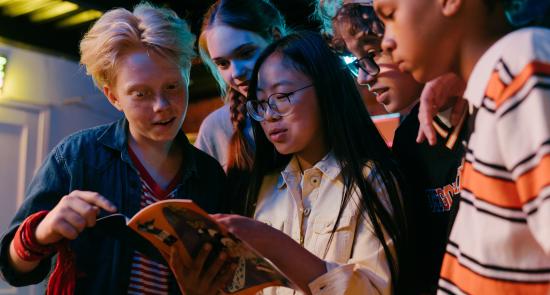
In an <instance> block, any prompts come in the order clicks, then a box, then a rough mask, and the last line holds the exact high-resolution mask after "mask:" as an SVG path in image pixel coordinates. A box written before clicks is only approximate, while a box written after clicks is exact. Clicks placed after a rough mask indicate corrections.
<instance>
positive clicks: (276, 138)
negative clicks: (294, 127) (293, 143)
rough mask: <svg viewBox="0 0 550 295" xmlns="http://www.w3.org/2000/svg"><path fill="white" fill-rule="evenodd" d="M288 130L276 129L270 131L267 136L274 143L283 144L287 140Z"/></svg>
mask: <svg viewBox="0 0 550 295" xmlns="http://www.w3.org/2000/svg"><path fill="white" fill-rule="evenodd" d="M287 131H288V129H286V128H274V129H271V130H269V132H268V133H267V135H268V136H269V139H271V141H273V142H281V141H283V140H284V139H285V136H286V132H287Z"/></svg>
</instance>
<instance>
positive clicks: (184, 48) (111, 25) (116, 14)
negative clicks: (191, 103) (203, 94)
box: [80, 3, 195, 89]
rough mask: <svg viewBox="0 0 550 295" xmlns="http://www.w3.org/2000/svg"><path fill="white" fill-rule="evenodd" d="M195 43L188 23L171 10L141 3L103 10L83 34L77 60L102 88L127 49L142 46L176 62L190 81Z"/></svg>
mask: <svg viewBox="0 0 550 295" xmlns="http://www.w3.org/2000/svg"><path fill="white" fill-rule="evenodd" d="M194 43H195V36H194V35H193V34H192V33H191V31H190V30H189V27H188V25H187V23H186V22H185V21H184V20H182V19H181V18H179V17H178V16H177V15H176V13H175V12H174V11H172V10H170V9H166V8H157V7H154V6H152V5H150V4H148V3H141V4H139V5H137V6H136V7H135V8H134V11H133V12H130V11H128V10H126V9H124V8H117V9H113V10H110V11H108V12H106V13H105V14H104V15H103V16H102V17H101V18H100V19H99V20H98V21H97V22H96V23H95V24H94V25H93V26H92V28H91V29H90V30H89V31H88V32H87V33H86V35H84V38H82V41H81V42H80V56H81V58H80V63H81V64H83V65H84V66H85V67H86V72H87V74H88V75H91V76H92V78H93V79H94V82H95V84H96V86H97V87H98V88H100V89H102V88H103V86H105V85H110V86H112V85H113V83H114V82H115V80H116V73H117V63H118V61H119V58H120V57H121V56H122V55H123V54H124V53H125V52H126V51H128V50H132V49H139V48H145V49H147V50H153V51H154V52H156V53H158V54H160V55H162V56H164V57H166V58H167V59H169V60H172V61H173V62H174V63H176V64H178V65H179V66H180V67H181V69H182V72H183V75H184V78H185V80H186V81H187V83H189V72H190V69H191V61H192V59H193V57H194V56H195V53H194V49H193V45H194Z"/></svg>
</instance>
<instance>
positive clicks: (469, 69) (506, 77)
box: [375, 0, 550, 294]
mask: <svg viewBox="0 0 550 295" xmlns="http://www.w3.org/2000/svg"><path fill="white" fill-rule="evenodd" d="M375 7H376V11H377V13H378V15H379V16H380V17H381V19H382V20H383V21H384V23H385V25H386V35H385V36H384V41H383V42H382V44H383V48H384V49H385V50H388V51H390V52H392V56H393V58H394V60H397V61H398V62H399V63H400V64H401V68H402V69H403V70H406V71H409V72H410V73H411V74H412V75H413V76H414V77H415V78H416V79H418V80H420V81H426V80H429V79H431V78H433V77H435V76H437V75H439V74H441V73H443V72H446V71H449V70H453V71H454V72H456V73H457V74H459V75H460V76H461V77H462V78H463V79H465V80H467V81H468V84H467V88H466V92H465V94H464V97H465V98H466V99H467V100H468V103H469V105H470V114H471V119H470V120H471V123H472V124H471V125H470V126H469V129H470V132H469V139H468V144H467V148H466V151H467V152H466V161H465V164H464V173H463V175H462V186H463V187H462V192H461V204H460V210H459V212H458V214H457V217H456V221H455V224H454V226H453V230H452V233H451V235H450V238H449V242H448V244H447V248H446V254H445V258H444V262H443V266H442V270H441V279H440V281H439V292H440V293H441V294H548V292H550V227H549V226H548V221H549V220H550V173H549V171H550V161H549V160H548V159H549V157H550V116H549V115H550V113H549V110H550V91H549V89H550V87H549V85H550V82H549V79H548V77H549V76H550V30H548V29H543V28H540V27H539V28H535V27H531V28H525V29H521V30H515V28H514V27H513V26H512V25H522V26H523V25H525V24H534V23H537V22H538V21H541V20H542V21H544V20H545V19H546V21H547V20H548V16H549V13H550V2H548V1H494V0H493V1H490V0H489V1H479V0H478V1H475V0H456V1H433V0H376V2H375ZM419 13H422V17H421V18H419V17H418V15H419ZM418 32H422V34H418ZM413 36H414V37H413ZM433 52H437V53H438V54H437V55H434V54H433Z"/></svg>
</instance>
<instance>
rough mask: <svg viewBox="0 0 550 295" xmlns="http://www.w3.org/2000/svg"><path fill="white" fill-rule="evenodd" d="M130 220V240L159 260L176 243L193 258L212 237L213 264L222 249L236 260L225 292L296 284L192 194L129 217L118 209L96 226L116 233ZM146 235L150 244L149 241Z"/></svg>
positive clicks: (181, 254) (186, 256) (244, 292)
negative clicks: (211, 214) (234, 269)
mask: <svg viewBox="0 0 550 295" xmlns="http://www.w3.org/2000/svg"><path fill="white" fill-rule="evenodd" d="M115 219H116V220H117V221H115ZM126 223H127V227H129V228H130V229H132V232H133V233H131V234H130V235H129V236H130V240H131V242H132V243H135V244H136V249H137V250H138V251H140V252H142V253H143V254H145V255H147V256H149V257H150V258H151V259H157V260H159V254H160V256H162V258H164V260H165V261H169V259H170V249H171V248H172V247H176V249H177V252H178V255H179V257H180V258H181V259H183V260H184V263H188V264H190V263H191V262H192V261H193V258H194V257H196V256H197V254H198V253H199V251H200V249H201V248H202V246H203V245H204V243H210V244H211V245H212V251H211V253H210V255H209V257H208V259H207V261H206V262H205V263H206V264H207V265H208V264H209V263H211V262H212V261H213V259H216V258H217V256H218V254H219V253H220V251H222V250H223V251H225V252H226V253H227V254H228V256H229V258H228V259H229V260H230V261H232V262H233V263H236V265H237V269H236V271H235V275H234V277H233V280H232V281H230V283H229V284H227V285H226V287H225V288H224V289H223V291H224V293H226V294H235V295H248V294H255V293H256V292H258V291H260V290H261V289H263V288H266V287H272V286H285V287H291V283H290V281H289V280H288V279H287V278H286V277H285V276H284V275H283V274H282V273H281V272H280V271H279V270H278V269H277V268H276V267H275V266H274V265H273V264H272V263H271V262H270V261H269V260H267V259H266V258H264V257H262V256H261V255H260V254H258V253H257V252H256V251H255V250H254V249H253V248H251V247H250V246H248V244H246V243H245V242H243V241H241V240H240V239H238V238H237V237H235V236H234V235H233V234H231V233H230V232H228V231H227V230H226V229H225V228H224V227H223V226H222V225H221V224H219V223H217V222H216V221H215V220H214V219H212V218H211V217H210V216H209V215H208V214H207V213H206V212H205V211H204V210H202V209H201V208H200V207H199V206H197V205H196V204H195V203H193V202H192V201H191V200H184V199H170V200H164V201H159V202H156V203H154V204H151V205H149V206H147V207H145V208H143V209H142V210H141V211H139V212H138V213H137V214H136V215H135V216H134V217H132V218H131V219H130V220H128V221H126V220H125V217H124V216H123V215H121V214H114V215H109V216H107V217H103V218H101V219H98V225H97V226H99V227H102V228H103V229H104V230H107V231H111V232H112V233H114V232H119V230H118V229H117V228H120V227H121V226H122V227H126ZM136 233H137V235H139V237H136V235H135V234H136ZM140 237H141V238H140ZM143 239H144V240H146V241H148V243H147V242H145V244H148V245H144V241H143ZM150 245H153V246H154V248H153V249H151V248H152V247H150ZM155 249H156V250H155Z"/></svg>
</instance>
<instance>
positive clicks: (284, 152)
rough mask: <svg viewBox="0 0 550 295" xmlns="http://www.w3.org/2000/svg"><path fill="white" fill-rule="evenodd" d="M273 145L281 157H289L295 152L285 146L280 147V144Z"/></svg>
mask: <svg viewBox="0 0 550 295" xmlns="http://www.w3.org/2000/svg"><path fill="white" fill-rule="evenodd" d="M273 145H274V146H275V149H276V150H277V152H278V153H279V154H281V155H290V154H293V153H295V152H296V151H294V150H293V149H292V148H290V147H288V146H286V145H281V144H273Z"/></svg>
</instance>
